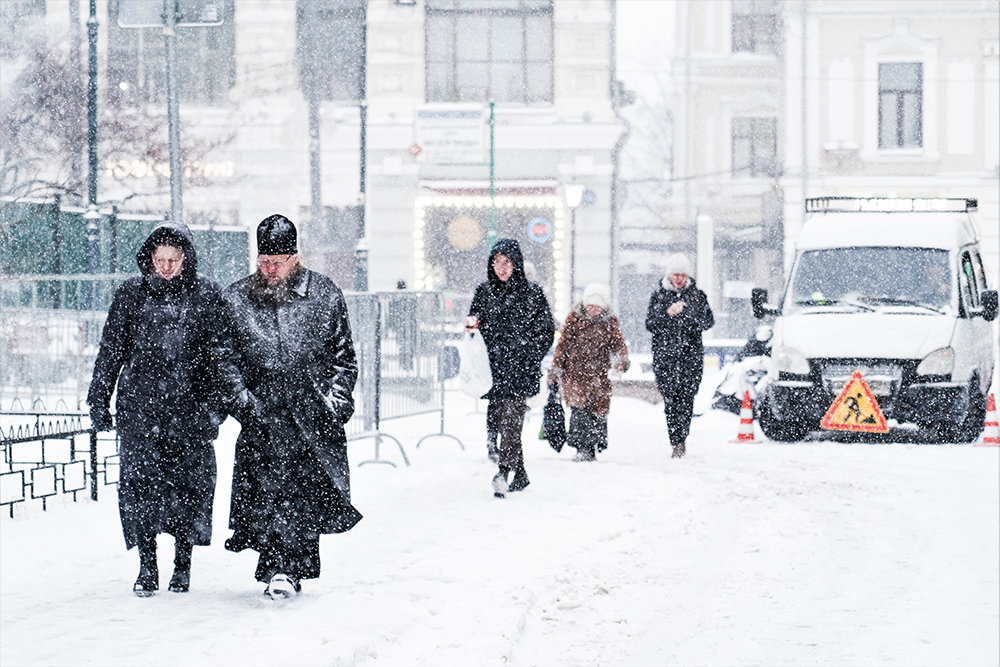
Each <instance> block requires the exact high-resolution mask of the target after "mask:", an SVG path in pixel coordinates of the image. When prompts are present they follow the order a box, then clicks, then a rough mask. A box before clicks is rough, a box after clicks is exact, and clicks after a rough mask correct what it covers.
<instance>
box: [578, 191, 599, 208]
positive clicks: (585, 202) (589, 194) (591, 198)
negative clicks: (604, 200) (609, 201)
mask: <svg viewBox="0 0 1000 667" xmlns="http://www.w3.org/2000/svg"><path fill="white" fill-rule="evenodd" d="M596 203H597V193H596V192H594V191H593V190H591V189H590V188H584V190H583V195H582V196H581V197H580V206H587V207H590V206H593V205H594V204H596Z"/></svg>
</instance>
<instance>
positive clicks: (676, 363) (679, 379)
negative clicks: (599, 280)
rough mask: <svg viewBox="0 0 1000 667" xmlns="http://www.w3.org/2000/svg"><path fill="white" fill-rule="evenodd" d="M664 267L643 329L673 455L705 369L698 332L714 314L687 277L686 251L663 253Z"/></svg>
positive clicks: (681, 443)
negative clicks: (649, 339) (649, 338)
mask: <svg viewBox="0 0 1000 667" xmlns="http://www.w3.org/2000/svg"><path fill="white" fill-rule="evenodd" d="M665 273H666V275H665V276H664V278H663V283H662V286H661V287H660V289H658V290H656V291H655V292H653V295H652V297H650V300H649V310H648V311H647V313H646V329H648V330H649V331H650V332H651V333H652V334H653V374H654V375H655V376H656V388H657V389H659V391H660V393H661V394H663V411H664V413H666V417H667V433H668V434H669V437H670V444H671V445H673V455H672V456H673V458H680V457H682V456H684V453H685V451H686V444H685V441H686V440H687V436H688V432H689V431H690V430H691V417H692V414H693V412H694V397H695V395H696V394H697V393H698V387H699V386H700V385H701V376H702V373H703V372H704V366H705V360H704V355H705V350H704V346H703V345H702V341H701V334H702V332H703V331H707V330H708V329H711V328H712V326H713V325H714V324H715V316H714V315H713V314H712V309H711V307H709V305H708V298H707V297H706V296H705V293H704V292H702V291H701V290H700V289H698V288H697V286H695V283H694V279H693V278H691V275H690V274H691V264H690V262H688V259H687V257H685V256H684V255H681V254H679V253H678V254H674V255H671V256H670V257H668V258H667V262H666V267H665Z"/></svg>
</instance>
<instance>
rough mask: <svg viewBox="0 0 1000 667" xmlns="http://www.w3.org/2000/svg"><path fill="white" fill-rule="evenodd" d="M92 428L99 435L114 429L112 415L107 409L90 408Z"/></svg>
mask: <svg viewBox="0 0 1000 667" xmlns="http://www.w3.org/2000/svg"><path fill="white" fill-rule="evenodd" d="M90 427H91V428H92V429H94V431H95V432H97V433H100V432H101V431H110V430H111V429H112V428H114V424H113V422H112V420H111V413H110V412H109V411H108V409H107V408H105V407H98V406H95V407H92V408H90Z"/></svg>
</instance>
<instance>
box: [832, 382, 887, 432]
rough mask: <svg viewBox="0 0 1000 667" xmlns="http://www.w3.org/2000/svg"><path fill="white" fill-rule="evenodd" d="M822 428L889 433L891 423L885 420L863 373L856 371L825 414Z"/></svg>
mask: <svg viewBox="0 0 1000 667" xmlns="http://www.w3.org/2000/svg"><path fill="white" fill-rule="evenodd" d="M820 428H825V429H827V430H828V431H865V432H868V433H887V432H888V431H889V425H888V424H887V423H886V421H885V416H884V415H883V414H882V410H881V409H879V407H878V402H877V401H876V400H875V396H874V395H872V390H871V389H869V388H868V383H867V382H865V378H864V377H863V376H862V375H861V371H854V374H853V375H851V379H850V380H848V381H847V384H845V385H844V388H843V389H841V391H840V395H839V396H837V400H835V401H834V402H833V405H831V406H830V409H829V410H827V411H826V415H824V416H823V421H822V422H820Z"/></svg>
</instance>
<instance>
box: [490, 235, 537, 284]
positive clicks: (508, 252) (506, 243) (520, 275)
mask: <svg viewBox="0 0 1000 667" xmlns="http://www.w3.org/2000/svg"><path fill="white" fill-rule="evenodd" d="M497 255H503V256H504V257H506V258H507V259H509V260H510V261H511V263H512V264H513V265H514V272H513V273H512V274H511V276H510V278H509V279H508V280H507V283H509V284H510V285H519V284H525V283H527V282H528V278H527V276H525V274H524V255H522V254H521V246H519V245H518V243H517V241H515V240H514V239H498V240H497V242H496V243H495V244H493V249H492V250H490V257H489V259H488V260H487V261H486V276H487V277H488V278H489V281H490V285H492V286H494V287H500V286H501V285H503V284H504V281H502V280H500V278H499V277H498V276H497V274H496V271H494V270H493V258H494V257H496V256H497Z"/></svg>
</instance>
